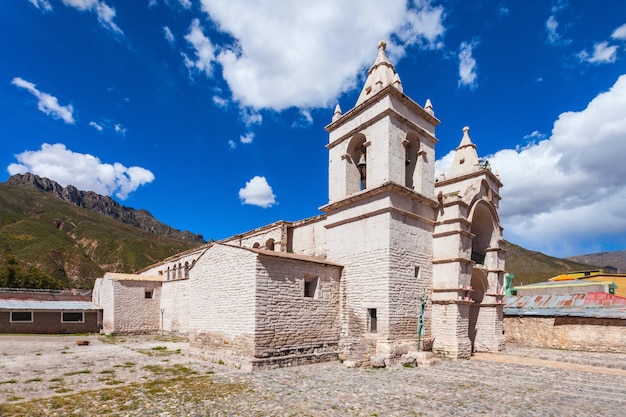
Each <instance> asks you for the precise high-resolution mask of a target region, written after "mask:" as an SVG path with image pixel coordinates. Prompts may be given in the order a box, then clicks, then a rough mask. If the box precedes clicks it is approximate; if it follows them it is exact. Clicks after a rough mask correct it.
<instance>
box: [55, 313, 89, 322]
mask: <svg viewBox="0 0 626 417" xmlns="http://www.w3.org/2000/svg"><path fill="white" fill-rule="evenodd" d="M84 322H85V316H84V315H83V312H82V311H78V312H74V311H67V312H66V311H64V312H63V313H62V315H61V323H84Z"/></svg>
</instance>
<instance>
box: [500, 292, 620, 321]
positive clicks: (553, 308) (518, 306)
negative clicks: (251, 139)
mask: <svg viewBox="0 0 626 417" xmlns="http://www.w3.org/2000/svg"><path fill="white" fill-rule="evenodd" d="M504 314H506V315H509V316H560V317H562V316H572V317H594V318H618V319H626V298H623V297H618V296H616V295H613V294H609V293H604V292H588V293H584V294H550V295H548V294H542V295H518V296H513V297H506V298H505V305H504Z"/></svg>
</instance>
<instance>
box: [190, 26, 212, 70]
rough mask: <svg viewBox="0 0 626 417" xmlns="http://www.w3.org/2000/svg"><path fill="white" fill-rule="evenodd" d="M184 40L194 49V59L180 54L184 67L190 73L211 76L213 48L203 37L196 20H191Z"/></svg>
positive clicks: (200, 27) (201, 29) (209, 41)
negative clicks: (194, 72)
mask: <svg viewBox="0 0 626 417" xmlns="http://www.w3.org/2000/svg"><path fill="white" fill-rule="evenodd" d="M185 40H186V41H187V42H189V43H190V44H191V46H192V47H193V49H194V59H191V58H189V57H188V56H187V54H184V53H183V54H182V55H183V58H184V60H185V66H187V68H188V69H189V70H190V71H200V72H203V73H205V74H206V75H207V76H209V77H210V76H211V75H212V74H213V61H214V60H215V47H214V46H213V44H212V43H211V40H210V39H209V38H207V37H206V36H205V35H204V32H203V28H202V26H200V21H199V20H198V19H193V21H192V22H191V26H189V33H187V34H186V35H185Z"/></svg>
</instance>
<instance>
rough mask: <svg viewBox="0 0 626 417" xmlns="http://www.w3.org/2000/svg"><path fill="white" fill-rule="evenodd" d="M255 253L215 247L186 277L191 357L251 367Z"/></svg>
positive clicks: (218, 245)
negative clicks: (187, 282) (195, 356)
mask: <svg viewBox="0 0 626 417" xmlns="http://www.w3.org/2000/svg"><path fill="white" fill-rule="evenodd" d="M255 279H256V254H255V253H253V252H251V251H248V250H245V249H239V248H234V247H229V246H224V245H220V244H216V245H214V246H213V247H211V248H210V249H209V250H208V251H207V252H206V253H205V254H204V256H202V257H201V258H200V259H199V260H198V261H197V262H196V265H195V266H194V268H192V270H191V272H190V276H189V284H188V285H189V294H190V297H189V345H190V351H191V353H192V354H194V355H198V356H201V357H204V358H206V359H209V360H213V361H215V362H218V361H220V360H221V361H223V362H224V363H226V364H229V365H231V366H235V367H241V368H245V369H248V368H249V366H250V365H249V359H250V358H251V357H252V356H253V353H254V329H255V320H254V315H255V293H256V288H255V285H256V284H255Z"/></svg>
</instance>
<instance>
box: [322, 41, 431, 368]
mask: <svg viewBox="0 0 626 417" xmlns="http://www.w3.org/2000/svg"><path fill="white" fill-rule="evenodd" d="M385 48H386V45H385V43H384V42H380V43H379V44H378V55H377V57H376V60H375V62H374V64H373V65H372V67H371V68H370V69H369V71H368V76H367V80H366V82H365V85H364V87H363V90H362V91H361V94H360V95H359V98H358V100H357V102H356V104H355V106H354V107H353V108H352V109H351V110H350V111H348V112H347V113H342V111H341V109H340V107H339V106H337V107H336V108H335V112H334V115H333V118H332V122H331V123H330V124H329V125H328V126H326V130H327V131H328V133H329V142H328V145H327V148H328V153H329V203H328V204H327V205H325V206H324V207H322V208H321V210H322V211H324V212H325V213H326V214H327V220H326V224H325V228H326V239H327V256H328V258H329V259H333V260H334V261H337V262H340V263H341V264H343V265H344V270H343V275H342V282H341V292H342V294H341V317H342V345H343V349H344V355H345V357H346V358H363V357H367V356H368V355H383V356H385V357H390V358H391V357H393V356H394V354H395V353H394V352H398V350H399V349H402V350H404V351H406V349H411V348H412V349H415V348H417V346H416V345H417V341H418V334H417V328H418V310H419V306H418V300H419V299H420V296H423V295H427V296H429V294H430V291H431V289H432V233H433V228H434V224H435V218H436V207H437V204H438V203H437V201H436V200H435V198H434V162H435V144H436V143H437V138H436V137H435V127H436V126H437V125H438V124H439V120H437V118H435V116H434V112H433V108H432V104H431V103H430V101H429V100H428V101H427V102H426V105H425V106H424V107H422V106H420V105H419V104H417V103H415V102H414V101H413V100H411V99H410V98H409V97H407V96H406V95H405V94H404V93H403V88H402V83H401V81H400V76H399V75H398V73H397V72H396V69H395V67H394V66H393V65H392V64H391V63H390V62H389V60H388V58H387V55H386V53H385ZM429 314H430V313H429V311H427V314H426V328H427V329H430V326H429V324H430V323H429V321H430V317H429ZM429 331H430V330H428V331H427V332H429ZM426 337H428V335H426V336H422V340H425V339H426Z"/></svg>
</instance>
